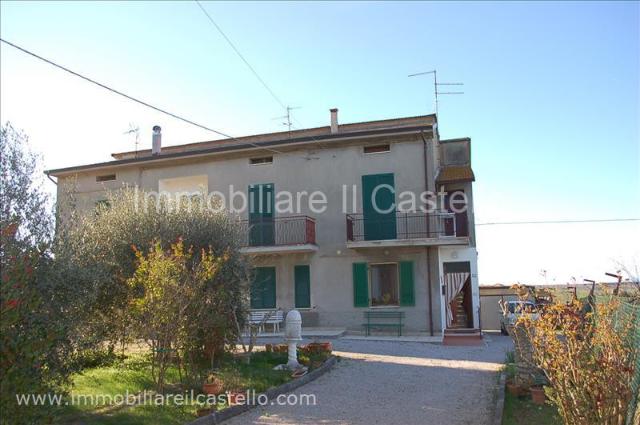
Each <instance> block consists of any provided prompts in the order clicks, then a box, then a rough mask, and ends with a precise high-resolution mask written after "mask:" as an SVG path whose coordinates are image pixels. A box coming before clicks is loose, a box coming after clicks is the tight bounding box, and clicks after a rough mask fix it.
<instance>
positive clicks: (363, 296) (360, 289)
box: [353, 263, 369, 307]
mask: <svg viewBox="0 0 640 425" xmlns="http://www.w3.org/2000/svg"><path fill="white" fill-rule="evenodd" d="M353 306H354V307H369V277H368V276H367V263H353Z"/></svg>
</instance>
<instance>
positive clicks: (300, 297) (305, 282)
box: [294, 266, 311, 308]
mask: <svg viewBox="0 0 640 425" xmlns="http://www.w3.org/2000/svg"><path fill="white" fill-rule="evenodd" d="M294 281H295V298H296V308H309V307H311V273H310V271H309V266H295V267H294Z"/></svg>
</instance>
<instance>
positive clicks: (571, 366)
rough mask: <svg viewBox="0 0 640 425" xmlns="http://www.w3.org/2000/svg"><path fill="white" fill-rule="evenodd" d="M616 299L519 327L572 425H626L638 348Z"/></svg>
mask: <svg viewBox="0 0 640 425" xmlns="http://www.w3.org/2000/svg"><path fill="white" fill-rule="evenodd" d="M619 303H620V301H619V300H618V299H617V298H611V299H610V300H607V301H606V302H604V303H601V304H598V305H597V312H596V313H593V312H588V313H584V311H585V309H584V306H583V305H582V303H580V302H579V301H577V300H574V301H573V302H572V303H568V304H566V305H564V304H554V305H551V306H549V307H547V309H546V310H545V312H544V314H542V315H541V316H540V318H539V319H537V320H536V319H533V318H532V317H528V315H523V316H522V317H521V319H520V320H519V321H518V322H517V326H521V327H522V328H523V329H524V331H525V335H526V336H527V338H528V339H529V340H530V341H531V344H532V348H533V352H532V358H533V361H534V362H535V363H536V365H537V366H538V367H539V368H541V369H542V370H543V371H544V373H545V375H546V378H547V379H548V381H549V385H550V387H548V388H547V391H546V393H547V396H548V397H549V399H550V400H551V401H552V402H553V403H554V404H556V406H557V407H558V412H559V414H560V416H561V417H562V419H563V421H564V423H565V424H567V425H584V424H610V425H622V424H624V423H625V420H626V414H627V409H628V406H629V403H630V401H631V397H632V389H631V382H632V378H633V376H634V365H635V360H636V356H637V355H638V351H637V350H638V347H636V346H635V345H634V338H633V335H632V332H634V331H635V324H634V322H633V320H627V319H631V317H629V318H625V317H624V316H622V315H619V314H618V311H619Z"/></svg>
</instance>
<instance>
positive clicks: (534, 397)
mask: <svg viewBox="0 0 640 425" xmlns="http://www.w3.org/2000/svg"><path fill="white" fill-rule="evenodd" d="M545 383H546V382H545V381H544V380H543V379H536V383H535V385H533V386H532V387H531V388H529V392H530V393H531V401H533V403H534V404H540V405H542V404H544V403H545V401H546V400H547V397H546V396H545V394H544V384H545Z"/></svg>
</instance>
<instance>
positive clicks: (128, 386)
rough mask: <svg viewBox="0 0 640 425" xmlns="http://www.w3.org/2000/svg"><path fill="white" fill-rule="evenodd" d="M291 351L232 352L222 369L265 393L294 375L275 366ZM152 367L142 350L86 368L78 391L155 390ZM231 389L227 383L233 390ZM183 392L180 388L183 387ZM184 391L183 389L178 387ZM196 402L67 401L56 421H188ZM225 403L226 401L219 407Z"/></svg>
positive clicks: (175, 378)
mask: <svg viewBox="0 0 640 425" xmlns="http://www.w3.org/2000/svg"><path fill="white" fill-rule="evenodd" d="M286 362H287V355H286V354H278V353H264V352H258V353H254V354H253V355H252V358H251V363H250V364H245V363H243V362H241V361H239V360H236V359H234V358H233V357H232V356H228V357H227V358H225V360H224V362H223V365H222V367H221V368H220V369H219V376H220V377H221V378H222V380H223V381H224V382H228V383H229V384H230V385H233V387H234V388H236V389H238V390H242V391H244V390H247V389H251V390H255V391H256V393H260V392H264V391H265V390H267V389H268V388H270V387H273V386H277V385H280V384H282V383H285V382H287V381H289V380H290V379H291V377H290V373H289V372H286V371H276V370H273V367H274V366H275V365H278V364H281V363H286ZM167 382H168V383H177V382H179V375H178V370H177V369H176V368H175V367H171V368H170V369H169V370H168V372H167ZM153 388H154V385H153V381H152V380H151V370H150V364H149V362H148V360H147V359H146V358H145V357H144V356H142V355H133V356H131V357H129V358H127V359H126V360H124V361H123V362H116V363H114V364H112V365H109V366H101V367H96V368H91V369H86V370H85V371H84V372H83V373H81V374H78V375H76V376H75V377H74V378H73V388H72V391H71V393H72V394H73V395H76V396H77V395H80V394H82V395H87V396H91V395H103V396H104V395H110V396H116V395H122V394H125V393H128V394H131V395H135V394H137V393H139V392H141V391H144V390H149V391H151V390H153ZM228 389H230V388H226V389H225V390H228ZM177 391H179V390H177ZM178 393H181V392H178ZM201 407H204V406H201V405H196V404H195V402H194V404H192V405H188V406H178V405H175V404H172V405H166V406H153V405H141V406H131V407H123V408H121V409H111V408H109V407H108V406H105V405H98V406H96V405H88V404H87V405H76V406H63V407H61V408H60V411H59V412H58V414H57V415H56V420H55V423H59V424H73V423H74V422H76V421H78V422H82V423H91V424H98V425H107V424H114V425H115V424H125V425H126V424H141V425H144V424H183V423H186V422H189V421H191V420H193V419H195V417H196V411H197V409H198V408H201ZM219 407H223V406H219Z"/></svg>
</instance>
